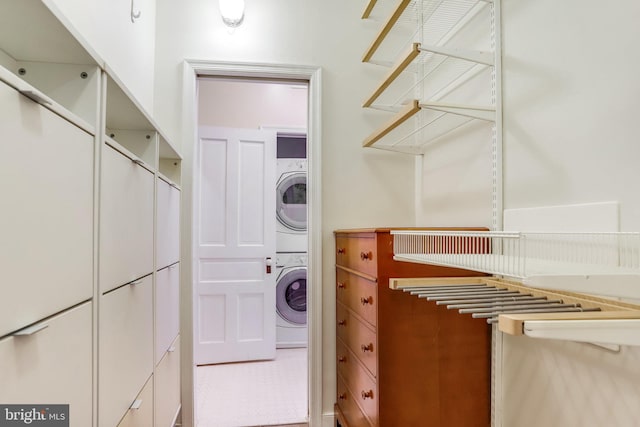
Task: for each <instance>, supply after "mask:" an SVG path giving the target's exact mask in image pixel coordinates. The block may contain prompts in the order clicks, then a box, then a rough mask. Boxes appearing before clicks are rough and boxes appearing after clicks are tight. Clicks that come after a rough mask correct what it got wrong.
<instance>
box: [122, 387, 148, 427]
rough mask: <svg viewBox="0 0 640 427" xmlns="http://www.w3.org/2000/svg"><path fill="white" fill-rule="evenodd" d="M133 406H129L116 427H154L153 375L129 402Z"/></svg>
mask: <svg viewBox="0 0 640 427" xmlns="http://www.w3.org/2000/svg"><path fill="white" fill-rule="evenodd" d="M134 402H135V407H133V408H129V410H128V411H127V413H126V415H125V416H124V418H123V419H122V421H120V424H118V427H154V424H153V377H150V378H149V380H148V381H147V383H146V384H145V385H144V387H143V389H142V390H141V391H140V393H139V394H138V395H137V396H136V398H135V399H134V400H133V401H132V402H131V403H132V404H133V403H134Z"/></svg>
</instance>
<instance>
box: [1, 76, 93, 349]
mask: <svg viewBox="0 0 640 427" xmlns="http://www.w3.org/2000/svg"><path fill="white" fill-rule="evenodd" d="M93 146H94V141H93V136H91V135H90V134H88V133H86V132H84V131H83V130H81V129H79V128H78V127H76V126H74V125H72V124H71V123H69V122H68V121H66V120H64V119H62V118H61V117H59V116H57V115H55V114H53V113H52V112H50V111H49V110H47V109H46V108H44V107H42V106H40V105H39V104H37V103H35V102H34V101H32V100H30V99H28V98H27V97H25V96H23V95H21V94H19V93H18V92H16V91H15V90H14V89H12V88H10V87H8V86H7V85H6V84H4V83H3V82H0V194H2V210H1V213H0V236H2V237H1V239H2V243H1V244H0V271H1V272H2V283H3V285H2V286H3V287H2V297H1V298H0V337H1V336H4V335H6V334H9V333H11V332H14V331H16V330H18V329H20V328H23V327H24V326H26V325H29V324H32V323H35V322H37V321H39V320H40V319H43V318H45V317H47V316H51V315H53V314H55V313H59V312H61V311H63V310H65V309H66V308H68V307H71V306H73V305H75V304H78V303H80V302H82V301H86V300H87V299H89V298H91V296H92V295H93V285H92V282H93V261H92V259H93ZM25 189H26V191H25ZM34 266H37V268H34ZM62 286H64V292H60V289H61V287H62Z"/></svg>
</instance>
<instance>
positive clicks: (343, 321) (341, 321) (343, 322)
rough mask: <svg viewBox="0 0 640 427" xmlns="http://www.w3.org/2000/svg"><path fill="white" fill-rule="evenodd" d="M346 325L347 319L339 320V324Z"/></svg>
mask: <svg viewBox="0 0 640 427" xmlns="http://www.w3.org/2000/svg"><path fill="white" fill-rule="evenodd" d="M346 325H347V321H346V320H338V326H346Z"/></svg>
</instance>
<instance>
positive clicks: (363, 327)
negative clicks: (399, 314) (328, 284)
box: [336, 303, 378, 377]
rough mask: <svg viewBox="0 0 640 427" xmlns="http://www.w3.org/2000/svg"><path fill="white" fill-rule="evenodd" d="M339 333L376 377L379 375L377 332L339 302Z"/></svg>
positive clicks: (337, 323)
mask: <svg viewBox="0 0 640 427" xmlns="http://www.w3.org/2000/svg"><path fill="white" fill-rule="evenodd" d="M336 313H337V317H336V325H337V335H338V338H340V339H341V340H342V341H343V342H344V343H345V344H346V345H347V347H349V349H350V350H351V351H352V352H353V354H354V355H355V356H356V357H357V358H358V359H359V360H360V361H361V362H362V363H363V364H364V365H365V366H366V367H367V369H368V370H369V372H371V374H372V375H373V376H374V377H375V376H376V375H377V372H378V369H377V357H378V356H377V351H378V345H377V341H376V333H375V331H374V330H372V329H371V327H370V326H368V325H367V324H365V323H364V322H362V321H360V320H358V318H357V317H356V316H354V315H353V314H352V313H351V312H350V311H349V310H348V309H347V308H346V307H345V306H344V305H342V304H340V303H337V309H336Z"/></svg>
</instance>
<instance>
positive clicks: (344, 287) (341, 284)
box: [338, 282, 347, 289]
mask: <svg viewBox="0 0 640 427" xmlns="http://www.w3.org/2000/svg"><path fill="white" fill-rule="evenodd" d="M346 288H347V285H345V284H344V283H342V282H338V289H346Z"/></svg>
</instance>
